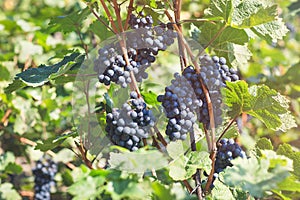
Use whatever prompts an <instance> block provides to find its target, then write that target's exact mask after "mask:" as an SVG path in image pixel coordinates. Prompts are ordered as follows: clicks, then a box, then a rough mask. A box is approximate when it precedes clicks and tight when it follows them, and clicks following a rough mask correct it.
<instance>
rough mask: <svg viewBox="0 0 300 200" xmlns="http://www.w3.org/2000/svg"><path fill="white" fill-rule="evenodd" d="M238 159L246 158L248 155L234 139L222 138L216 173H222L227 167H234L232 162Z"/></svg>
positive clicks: (216, 162) (216, 161)
mask: <svg viewBox="0 0 300 200" xmlns="http://www.w3.org/2000/svg"><path fill="white" fill-rule="evenodd" d="M237 157H242V158H246V154H245V152H244V151H243V150H242V148H241V147H240V146H239V145H238V144H237V143H235V142H234V140H233V139H227V138H222V139H221V140H220V143H219V144H218V151H217V156H216V160H215V172H216V173H220V172H221V171H223V170H224V169H225V168H226V167H228V166H232V164H231V160H233V159H235V158H237Z"/></svg>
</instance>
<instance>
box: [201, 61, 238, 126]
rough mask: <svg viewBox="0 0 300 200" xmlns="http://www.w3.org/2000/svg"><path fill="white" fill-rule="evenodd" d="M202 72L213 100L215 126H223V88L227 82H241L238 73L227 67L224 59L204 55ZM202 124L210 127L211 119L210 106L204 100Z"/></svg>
mask: <svg viewBox="0 0 300 200" xmlns="http://www.w3.org/2000/svg"><path fill="white" fill-rule="evenodd" d="M200 66H201V72H200V75H201V77H202V80H203V81H204V83H205V85H206V87H207V89H208V91H209V95H210V98H211V102H212V105H213V112H214V121H215V126H218V125H221V124H222V95H221V88H222V87H226V81H229V82H233V81H237V80H239V76H238V75H237V71H236V70H234V69H233V68H229V67H228V66H227V65H226V59H225V58H224V57H220V58H219V57H218V56H213V57H210V56H209V55H204V56H201V57H200ZM200 115H201V117H200V118H199V119H200V122H202V123H203V124H204V125H205V127H206V128H209V127H210V118H209V114H208V104H207V102H206V99H205V98H204V105H203V109H202V110H201V113H200Z"/></svg>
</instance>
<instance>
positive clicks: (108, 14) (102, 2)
mask: <svg viewBox="0 0 300 200" xmlns="http://www.w3.org/2000/svg"><path fill="white" fill-rule="evenodd" d="M100 2H101V4H102V7H103V9H104V11H105V13H106V14H107V17H108V20H109V21H110V23H111V26H112V28H113V30H114V33H115V34H116V33H118V32H119V31H118V29H117V26H116V24H115V22H114V20H113V18H112V16H111V14H110V12H109V9H108V8H107V6H106V4H105V2H104V0H100Z"/></svg>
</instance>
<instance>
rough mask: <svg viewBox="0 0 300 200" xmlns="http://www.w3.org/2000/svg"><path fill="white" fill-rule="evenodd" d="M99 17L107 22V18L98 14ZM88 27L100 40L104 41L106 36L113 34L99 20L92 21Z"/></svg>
mask: <svg viewBox="0 0 300 200" xmlns="http://www.w3.org/2000/svg"><path fill="white" fill-rule="evenodd" d="M100 18H101V19H102V20H103V21H104V22H105V23H106V24H109V22H108V20H107V19H106V18H104V17H102V16H100ZM89 29H90V30H91V31H92V32H93V33H95V34H96V35H97V36H98V37H99V38H100V40H101V41H104V40H106V39H107V38H109V37H111V36H113V35H114V34H113V32H111V31H110V30H109V29H107V27H106V26H105V25H104V24H103V23H101V22H100V21H98V20H97V21H94V22H93V23H92V24H91V25H90V27H89Z"/></svg>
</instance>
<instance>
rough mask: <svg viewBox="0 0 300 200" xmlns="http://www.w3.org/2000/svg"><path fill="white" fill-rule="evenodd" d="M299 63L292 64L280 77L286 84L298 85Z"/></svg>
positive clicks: (299, 75)
mask: <svg viewBox="0 0 300 200" xmlns="http://www.w3.org/2000/svg"><path fill="white" fill-rule="evenodd" d="M299 69H300V63H297V64H296V65H293V66H292V67H291V68H289V69H288V71H287V72H286V73H285V74H284V75H283V77H282V79H283V81H284V83H286V84H295V85H300V79H299V77H300V70H299Z"/></svg>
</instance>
